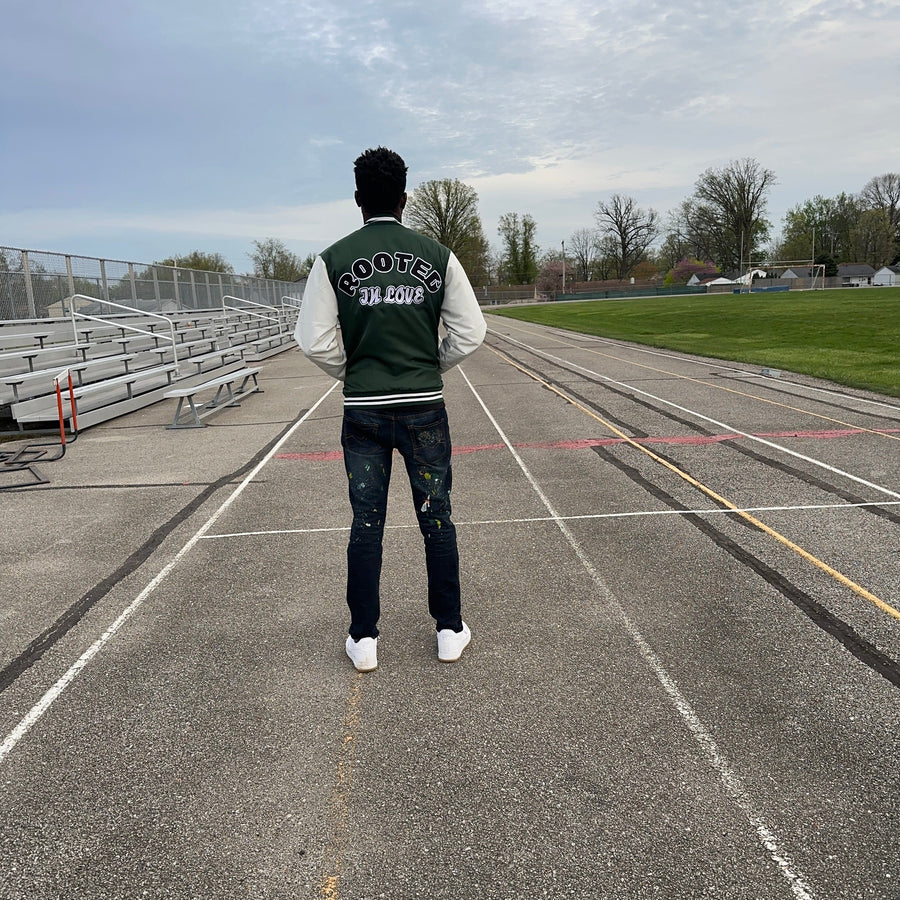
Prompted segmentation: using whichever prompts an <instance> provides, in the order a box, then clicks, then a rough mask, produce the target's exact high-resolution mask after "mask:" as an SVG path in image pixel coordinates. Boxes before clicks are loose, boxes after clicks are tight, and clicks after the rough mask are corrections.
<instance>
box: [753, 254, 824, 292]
mask: <svg viewBox="0 0 900 900" xmlns="http://www.w3.org/2000/svg"><path fill="white" fill-rule="evenodd" d="M746 278H747V281H746V283H747V285H748V289H749V290H750V291H751V292H752V291H753V288H754V285H756V289H757V290H758V291H759V290H763V289H765V287H764V286H765V285H766V284H767V283H768V284H773V282H777V286H772V287H770V288H768V289H769V290H788V289H791V288H796V289H798V290H811V291H815V290H822V289H823V288H824V287H825V263H817V262H814V261H813V260H811V259H800V260H797V259H777V260H766V261H764V262H757V263H751V264H750V266H749V268H748V270H747V276H746ZM793 282H796V284H793Z"/></svg>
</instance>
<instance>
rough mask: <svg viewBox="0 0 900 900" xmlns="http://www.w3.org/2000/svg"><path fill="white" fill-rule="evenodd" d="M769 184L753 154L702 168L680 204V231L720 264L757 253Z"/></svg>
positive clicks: (769, 175) (770, 175) (765, 225)
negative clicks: (692, 190)
mask: <svg viewBox="0 0 900 900" xmlns="http://www.w3.org/2000/svg"><path fill="white" fill-rule="evenodd" d="M774 184H775V173H774V172H772V171H771V170H770V169H764V168H763V167H762V166H761V165H760V164H759V162H757V160H755V159H750V158H746V159H740V160H733V161H732V162H730V163H729V164H728V165H727V166H723V167H722V168H720V169H716V168H710V169H707V170H706V171H705V172H704V173H703V174H702V175H701V176H700V177H699V178H698V179H697V183H696V185H695V187H694V194H693V196H692V197H691V198H689V199H688V200H687V201H686V202H685V203H684V204H682V220H683V225H684V227H685V235H686V237H687V238H688V240H689V241H690V243H691V244H692V245H693V247H694V250H695V251H700V253H699V254H698V255H703V256H709V257H710V258H712V259H714V260H715V261H716V262H717V263H718V264H719V265H720V266H721V267H722V268H723V269H736V268H738V266H739V264H740V262H741V261H742V260H744V261H746V260H748V259H750V258H752V257H753V256H754V255H757V254H758V253H759V250H760V249H761V246H762V245H763V244H764V243H765V241H766V239H767V238H768V235H769V229H770V227H771V225H770V223H769V221H768V219H766V218H765V212H766V204H767V201H768V192H769V189H770V188H771V187H772V185H774Z"/></svg>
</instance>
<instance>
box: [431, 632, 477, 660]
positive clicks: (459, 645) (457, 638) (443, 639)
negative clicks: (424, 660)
mask: <svg viewBox="0 0 900 900" xmlns="http://www.w3.org/2000/svg"><path fill="white" fill-rule="evenodd" d="M437 639H438V659H439V660H440V661H441V662H447V663H449V662H456V660H458V659H459V658H460V656H462V652H463V650H465V649H466V647H468V646H469V641H471V640H472V632H471V631H469V626H468V625H466V623H465V622H463V627H462V631H453V630H452V629H450V628H444V629H442V630H441V631H439V632H438V633H437Z"/></svg>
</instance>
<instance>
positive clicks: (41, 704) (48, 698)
mask: <svg viewBox="0 0 900 900" xmlns="http://www.w3.org/2000/svg"><path fill="white" fill-rule="evenodd" d="M339 383H340V382H337V381H336V382H335V383H334V384H333V385H332V386H331V387H330V388H329V389H328V390H327V391H326V392H325V393H324V394H323V395H322V396H321V397H320V398H319V399H318V400H317V401H316V402H315V404H313V406H311V407H310V409H309V410H308V411H307V412H306V413H304V415H303V416H302V417H301V418H300V419H298V420H297V422H296V423H295V424H294V425H293V426H292V427H291V428H290V430H288V432H287V433H286V434H285V435H284V437H282V439H281V440H280V441H278V443H277V444H275V446H274V447H273V448H272V449H271V450H270V451H269V452H268V453H267V454H266V456H265V458H264V459H262V460H261V461H260V462H259V463H258V464H257V465H256V466H255V467H254V469H253V471H252V472H250V473H249V474H248V475H247V477H246V478H244V480H243V481H242V482H241V483H240V484H239V485H238V486H237V487H236V488H235V489H234V491H233V492H232V494H231V495H230V496H229V497H228V498H227V499H226V500H225V502H224V503H223V504H222V505H221V506H220V507H219V508H218V509H217V510H216V511H215V512H214V513H213V514H212V515H211V516H210V517H209V519H208V520H207V521H206V524H204V525H203V526H202V527H201V528H200V529H199V531H197V532H196V533H195V534H194V535H193V537H191V539H190V540H189V541H188V542H187V543H186V544H185V545H184V546H183V547H182V548H181V549H180V550H179V551H178V553H176V554H175V556H174V557H173V558H172V560H171V561H170V562H169V563H168V564H167V565H166V566H165V567H164V568H163V569H162V570H161V571H160V572H159V574H158V575H157V576H156V577H155V578H154V579H153V580H152V581H151V582H150V583H149V584H148V585H147V586H146V587H145V588H144V589H143V590H142V591H141V592H140V594H138V595H137V597H135V598H134V600H132V601H131V603H130V604H129V605H128V606H127V607H126V608H125V609H124V610H123V612H122V613H121V614H120V615H119V617H118V618H117V619H116V620H115V622H113V623H112V625H110V626H109V628H107V629H106V631H104V632H103V634H102V635H100V637H99V638H97V640H96V641H94V643H93V644H91V646H90V647H88V649H87V650H85V652H84V653H83V654H82V655H81V656H79V657H78V659H77V660H76V661H75V662H74V663H73V664H72V666H71V667H70V668H69V670H68V671H67V672H66V673H65V675H63V676H62V678H60V679H59V681H57V682H56V684H54V685H53V687H51V688H50V690H48V691H47V692H46V693H45V694H44V696H43V697H41V699H40V700H38V702H37V703H36V704H35V705H34V706H33V707H32V708H31V710H30V711H29V713H28V714H27V715H26V716H25V717H24V718H23V719H22V721H21V722H19V724H18V725H16V727H15V728H14V729H13V730H12V731H11V732H10V733H9V734H8V735H7V736H6V738H5V739H4V740H3V743H2V744H0V763H2V762H3V761H4V760H5V759H6V757H7V756H9V754H10V753H11V752H12V750H13V748H14V747H15V746H16V744H18V743H19V741H20V740H22V738H23V737H24V736H25V734H26V733H27V732H28V730H29V729H30V728H31V727H32V726H33V725H34V724H35V723H36V722H37V721H38V720H39V719H40V718H41V717H42V716H43V715H44V713H45V712H47V710H48V709H49V707H50V705H51V704H52V703H53V701H54V700H56V699H57V698H58V697H59V695H60V694H62V692H63V691H64V690H65V689H66V688H67V687H68V686H69V685H70V684H72V682H73V681H74V680H75V679H76V678H77V677H78V675H79V673H80V672H81V670H82V669H83V668H84V667H85V666H86V665H87V664H88V663H89V662H90V661H91V660H92V659H93V658H94V657H95V656H96V655H97V654H98V653H99V652H100V651H101V650H102V649H103V648H104V647H105V646H106V645H107V644H108V643H109V642H110V641H111V640H112V639H113V638H114V637H115V635H116V633H117V632H118V631H119V630H120V629H121V628H122V626H123V625H124V624H125V622H126V621H128V619H129V618H131V616H132V614H133V613H134V612H135V610H137V609H138V607H140V606H141V604H142V603H143V602H144V601H145V600H146V599H147V598H148V597H149V596H150V595H151V594H152V593H153V592H154V591H155V590H156V589H157V588H158V587H159V586H160V585H161V584H162V583H163V581H165V579H166V578H167V576H168V575H169V574H170V573H171V572H172V570H173V569H174V568H175V567H176V566H177V565H178V563H179V562H181V560H182V559H183V558H184V557H185V556H186V555H187V554H188V553H189V552H190V551H191V550H192V549H193V547H194V546H195V545H196V544H197V542H198V541H199V540H200V538H202V537H203V535H205V534H206V532H207V531H209V529H210V528H212V527H213V525H215V524H216V522H217V521H218V520H219V518H220V517H221V516H222V514H223V513H224V512H225V511H226V510H227V509H228V508H229V507H230V506H231V504H232V503H234V501H235V500H237V498H238V497H239V496H240V495H241V494H242V493H243V492H244V488H246V487H247V485H248V484H250V482H251V481H253V479H254V478H255V477H256V476H257V474H258V473H259V471H260V470H261V469H262V468H263V466H265V465H266V464H267V463H268V462H269V460H271V459H272V457H273V456H274V455H275V454H276V453H277V452H278V451H279V450H280V449H281V447H282V446H283V445H284V443H285V442H286V441H287V440H289V439H290V437H291V436H292V435H293V433H294V432H295V431H296V430H297V429H298V428H299V427H300V426H301V425H302V424H303V423H304V422H305V421H306V420H307V419H308V418H309V417H310V416H311V415H312V414H313V413H314V412H315V411H316V409H318V407H319V406H320V404H321V403H322V401H323V400H325V398H326V397H327V396H328V395H329V394H330V393H331V392H332V391H333V390H334V389H335V388H336V387H337V386H338V384H339Z"/></svg>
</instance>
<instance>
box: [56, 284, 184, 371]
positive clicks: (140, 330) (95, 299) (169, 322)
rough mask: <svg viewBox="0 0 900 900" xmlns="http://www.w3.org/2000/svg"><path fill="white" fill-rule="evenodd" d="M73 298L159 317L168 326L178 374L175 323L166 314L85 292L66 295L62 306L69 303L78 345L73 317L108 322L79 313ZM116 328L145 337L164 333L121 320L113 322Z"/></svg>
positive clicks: (139, 314) (76, 329)
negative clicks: (157, 332) (127, 323)
mask: <svg viewBox="0 0 900 900" xmlns="http://www.w3.org/2000/svg"><path fill="white" fill-rule="evenodd" d="M75 300H90V301H91V302H93V303H105V304H106V305H107V306H115V307H116V309H124V310H125V311H126V312H129V313H134V315H136V316H149V317H150V318H151V319H160V320H161V321H163V322H165V323H166V324H167V325H168V326H169V337H168V340H170V341H171V342H172V362H173V363H174V364H175V374H176V376H177V375H178V374H179V366H178V346H177V344H178V342H177V341H176V340H175V323H174V322H173V320H172V319H170V318H169V317H168V316H163V315H160V314H159V313H152V312H146V311H145V310H142V309H135V308H134V307H133V306H125V305H124V304H122V303H115V302H114V301H112V300H103V299H101V298H99V297H89V296H88V295H87V294H72V295H71V296H69V297H66V298H65V300H64V301H63V304H64V306H63V308H65V303H68V304H69V312H70V314H71V317H72V333H73V334H74V335H75V344H76V346H77V345H78V343H79V341H78V326H77V325H76V324H75V317H76V316H77V317H78V318H79V319H89V320H91V321H92V322H103V323H105V324H107V325H108V324H110V323H109V320H108V319H104V318H103V317H102V316H92V315H91V314H90V313H81V312H76V311H75V302H74V301H75ZM115 327H116V328H122V329H125V330H127V331H136V332H137V333H138V334H143V335H146V336H147V337H152V338H162V337H165V335H161V334H154V332H152V331H146V330H145V329H143V328H138V327H137V326H136V325H125V324H124V323H122V322H116V323H115Z"/></svg>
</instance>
